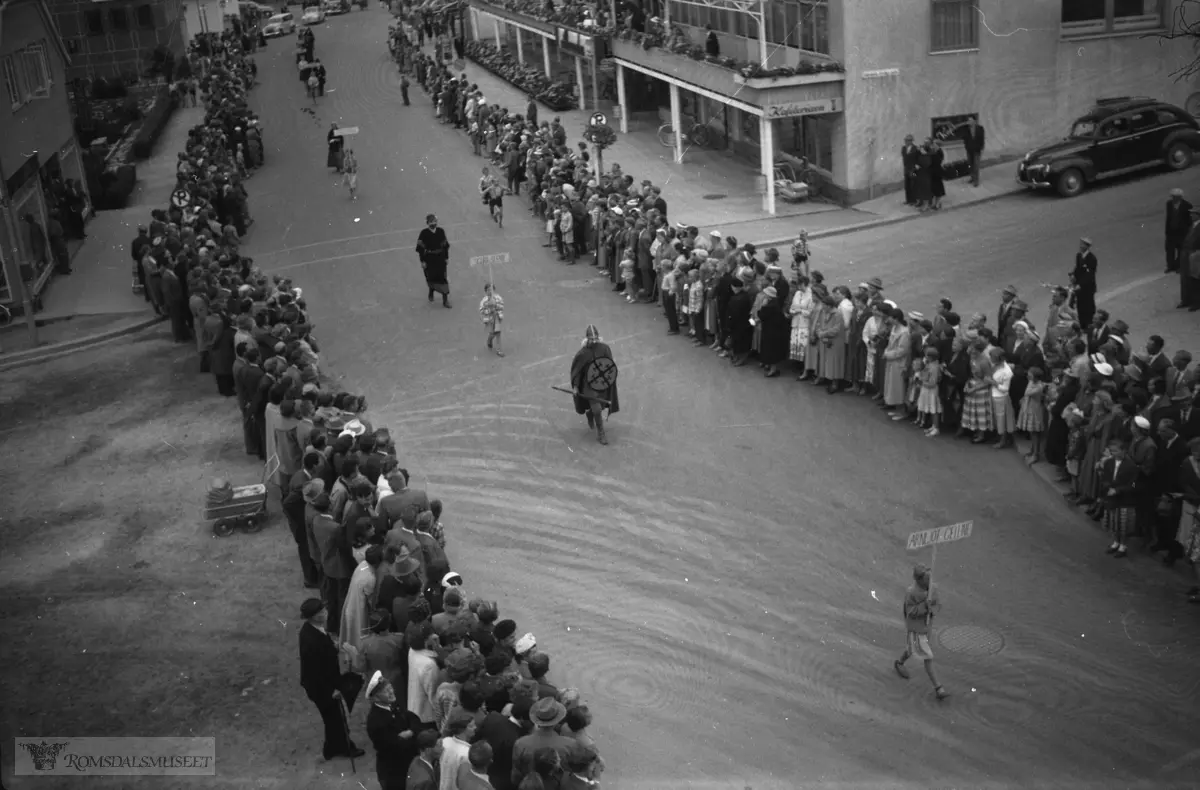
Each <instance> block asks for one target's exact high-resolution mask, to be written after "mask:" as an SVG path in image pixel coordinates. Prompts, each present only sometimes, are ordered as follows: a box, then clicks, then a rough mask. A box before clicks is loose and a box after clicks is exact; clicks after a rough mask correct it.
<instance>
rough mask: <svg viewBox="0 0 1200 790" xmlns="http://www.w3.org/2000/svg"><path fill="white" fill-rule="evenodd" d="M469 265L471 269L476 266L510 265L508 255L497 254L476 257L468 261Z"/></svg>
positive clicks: (505, 253)
mask: <svg viewBox="0 0 1200 790" xmlns="http://www.w3.org/2000/svg"><path fill="white" fill-rule="evenodd" d="M467 263H468V264H469V265H470V266H471V268H475V267H476V266H491V265H492V264H494V263H508V253H507V252H497V253H493V254H492V255H476V256H475V257H474V258H471V259H470V260H469V261H467Z"/></svg>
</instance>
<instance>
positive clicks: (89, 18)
mask: <svg viewBox="0 0 1200 790" xmlns="http://www.w3.org/2000/svg"><path fill="white" fill-rule="evenodd" d="M83 23H84V25H85V26H86V28H87V34H88V35H89V36H103V35H104V14H102V13H100V9H98V8H93V9H92V10H91V11H86V12H84V14H83Z"/></svg>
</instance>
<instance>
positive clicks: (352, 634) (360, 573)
mask: <svg viewBox="0 0 1200 790" xmlns="http://www.w3.org/2000/svg"><path fill="white" fill-rule="evenodd" d="M382 562H383V546H380V545H373V546H371V547H370V548H368V549H367V556H366V557H365V558H364V559H363V560H362V562H360V563H358V567H357V568H355V569H354V573H353V574H352V575H351V576H350V588H349V589H348V590H347V592H346V603H345V604H343V605H342V622H341V626H340V627H339V629H338V638H339V639H341V641H342V642H343V643H348V644H351V645H353V646H354V647H355V648H356V649H357V648H359V647H360V646H361V645H362V638H363V635H364V633H366V632H368V631H369V628H370V621H369V619H368V618H369V617H370V614H371V612H372V611H373V610H374V609H375V591H376V589H377V587H378V583H379V579H378V578H377V577H378V575H379V565H380V563H382Z"/></svg>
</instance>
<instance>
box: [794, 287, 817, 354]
mask: <svg viewBox="0 0 1200 790" xmlns="http://www.w3.org/2000/svg"><path fill="white" fill-rule="evenodd" d="M812 311H813V297H812V289H811V288H797V289H796V293H794V294H792V307H791V310H790V311H789V312H790V313H791V316H792V337H791V343H790V348H789V352H788V356H789V357H790V358H791V359H793V360H794V361H796V362H803V361H804V356H805V354H806V353H807V352H808V324H809V318H810V317H811V316H812Z"/></svg>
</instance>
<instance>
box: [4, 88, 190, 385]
mask: <svg viewBox="0 0 1200 790" xmlns="http://www.w3.org/2000/svg"><path fill="white" fill-rule="evenodd" d="M203 120H204V108H203V107H180V108H179V109H177V110H176V111H175V113H174V115H172V117H171V120H170V121H168V123H167V126H166V128H165V129H164V130H163V134H162V136H161V137H160V138H159V140H158V143H157V144H156V145H155V147H154V151H153V153H152V154H151V156H150V158H149V159H146V160H145V161H142V162H139V163H138V164H137V177H138V181H137V186H136V188H135V189H134V193H133V195H132V196H131V197H130V201H129V205H128V206H126V207H125V208H123V209H116V210H113V211H101V212H97V213H96V216H95V217H93V218H92V220H91V221H90V222H89V223H88V227H87V231H88V237H87V238H86V239H84V241H83V243H82V246H81V247H80V249H79V250H78V252H77V253H76V254H75V256H74V259H73V261H72V268H73V270H74V271H73V273H72V274H70V275H65V276H62V275H60V276H57V277H56V278H55V279H54V281H53V282H52V283H51V284H50V287H49V288H48V289H47V291H46V293H45V294H44V296H43V297H42V304H43V310H42V311H41V312H40V313H38V314H37V316H36V318H37V323H38V345H37V346H36V347H34V346H33V344H32V342H31V340H30V338H29V335H28V332H27V330H26V328H25V327H24V326H23V325H21V324H16V325H14V326H10V327H6V328H5V329H4V330H3V332H0V369H4V368H10V367H14V366H17V365H19V364H28V363H29V362H30V361H38V360H41V359H45V358H50V357H53V356H56V355H58V354H61V353H65V352H70V351H76V350H79V349H81V348H85V347H87V346H89V345H92V344H94V343H96V342H103V341H105V340H109V339H113V338H116V337H121V336H123V335H126V334H130V333H132V332H136V331H138V330H140V329H144V328H147V327H149V326H152V325H153V324H155V323H156V322H157V321H158V318H157V317H156V316H155V315H154V311H153V310H151V309H150V306H149V304H148V303H147V302H146V300H145V298H144V297H143V296H142V295H141V294H136V293H134V292H133V289H132V287H131V286H132V280H133V260H132V259H131V258H130V257H129V243H130V242H131V241H133V239H134V237H135V236H136V235H137V228H138V226H139V225H148V224H149V222H150V212H151V211H152V210H153V209H156V208H165V207H166V205H167V203H168V201H169V199H170V195H171V190H172V189H173V188H174V186H175V165H176V162H177V161H178V160H177V155H178V153H179V152H180V151H182V150H183V149H184V147H185V143H186V141H187V135H188V130H190V129H191V128H192V127H193V126H195V125H196V124H198V123H200V122H202V121H203Z"/></svg>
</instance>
